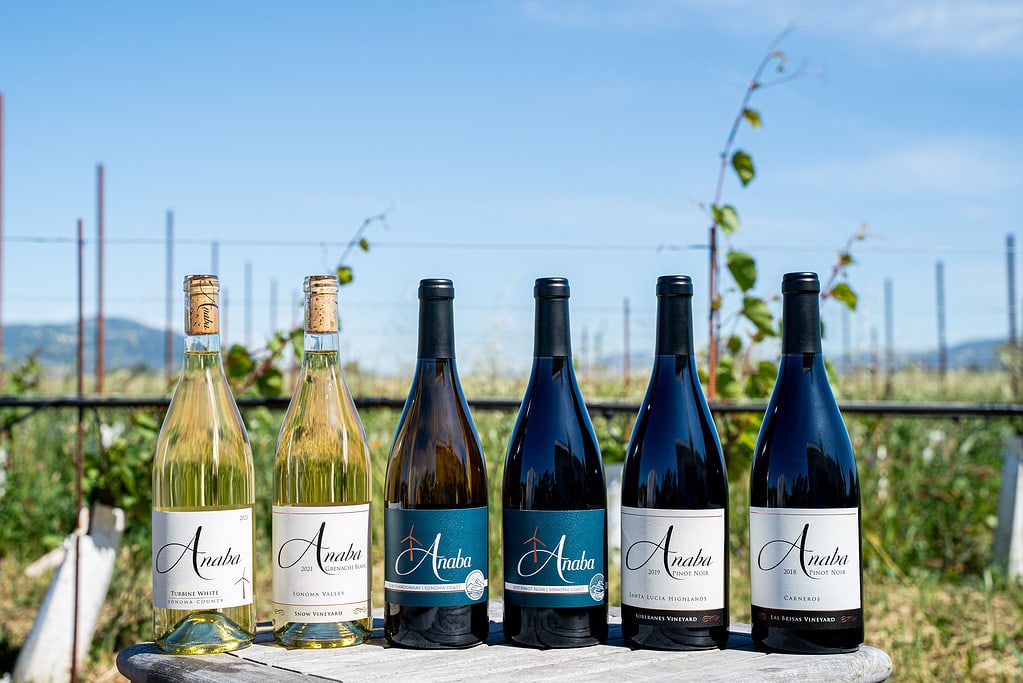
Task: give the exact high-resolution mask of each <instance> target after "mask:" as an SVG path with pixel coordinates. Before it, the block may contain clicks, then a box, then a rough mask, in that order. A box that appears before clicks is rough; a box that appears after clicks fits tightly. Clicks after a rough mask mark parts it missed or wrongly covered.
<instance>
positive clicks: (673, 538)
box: [621, 275, 728, 650]
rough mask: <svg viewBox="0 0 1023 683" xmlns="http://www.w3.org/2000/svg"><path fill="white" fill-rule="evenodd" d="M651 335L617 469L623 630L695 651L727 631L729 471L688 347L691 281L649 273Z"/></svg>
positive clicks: (662, 645)
mask: <svg viewBox="0 0 1023 683" xmlns="http://www.w3.org/2000/svg"><path fill="white" fill-rule="evenodd" d="M656 291H657V341H656V347H655V356H654V367H653V371H652V373H651V375H650V384H649V386H648V388H647V391H646V396H645V398H644V399H643V403H642V405H641V406H640V410H639V415H638V417H637V418H636V425H635V427H634V428H633V432H632V438H631V440H630V441H629V447H628V451H627V452H626V456H625V467H624V472H623V475H622V524H621V528H622V545H621V553H622V554H621V562H622V636H623V637H624V638H625V641H626V642H627V643H629V644H630V645H632V646H635V647H646V648H655V649H663V650H702V649H708V648H713V647H723V646H724V645H725V643H726V641H727V640H728V475H727V472H726V469H725V460H724V455H723V454H722V452H721V442H720V440H719V439H718V433H717V429H716V428H715V427H714V421H713V418H712V417H711V414H710V409H709V408H708V406H707V401H706V399H705V398H704V395H703V390H702V389H701V387H700V378H699V375H698V374H697V370H696V356H695V353H694V349H693V324H692V298H693V283H692V280H691V279H690V278H689V277H688V276H686V275H664V276H661V277H660V278H658V279H657V290H656Z"/></svg>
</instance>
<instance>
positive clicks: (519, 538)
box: [502, 277, 607, 648]
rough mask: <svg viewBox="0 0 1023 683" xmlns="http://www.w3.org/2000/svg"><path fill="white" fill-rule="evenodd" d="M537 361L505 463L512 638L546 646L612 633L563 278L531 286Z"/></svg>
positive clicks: (598, 482)
mask: <svg viewBox="0 0 1023 683" xmlns="http://www.w3.org/2000/svg"><path fill="white" fill-rule="evenodd" d="M533 296H534V298H535V299H536V323H535V333H534V335H535V336H534V346H533V367H532V371H531V373H530V377H529V385H528V387H527V388H526V393H525V397H524V398H523V399H522V406H521V408H520V409H519V415H518V419H517V420H516V423H515V428H514V430H513V432H512V437H511V442H510V444H509V446H508V457H507V460H506V462H505V469H504V491H503V494H502V495H503V499H504V515H503V518H504V635H505V638H506V639H507V640H508V641H510V642H511V643H514V644H517V645H526V646H531V647H538V648H562V647H580V646H585V645H595V644H597V643H602V642H604V641H605V640H606V639H607V587H606V577H607V504H606V499H607V492H606V490H605V485H604V467H603V464H602V463H601V459H600V450H599V448H598V446H597V438H596V435H595V434H594V433H593V425H592V424H591V423H590V417H589V415H588V414H587V412H586V405H585V404H584V403H583V399H582V395H581V394H580V392H579V385H578V383H577V382H576V378H575V370H574V369H573V367H572V351H571V340H570V336H569V324H568V298H569V286H568V280H566V279H565V278H560V277H556V278H539V279H538V280H537V281H536V284H535V286H534V288H533Z"/></svg>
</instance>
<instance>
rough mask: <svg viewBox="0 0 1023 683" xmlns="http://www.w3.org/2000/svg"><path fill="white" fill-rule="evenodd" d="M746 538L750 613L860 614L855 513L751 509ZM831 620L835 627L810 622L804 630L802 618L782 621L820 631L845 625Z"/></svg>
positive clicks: (857, 517)
mask: <svg viewBox="0 0 1023 683" xmlns="http://www.w3.org/2000/svg"><path fill="white" fill-rule="evenodd" d="M749 536H750V601H751V602H752V603H753V605H754V612H756V611H757V609H758V608H762V609H764V610H773V611H778V614H780V615H781V616H779V618H782V617H784V615H785V614H787V613H798V612H849V611H853V610H859V609H861V608H862V604H861V601H860V600H861V598H860V515H859V510H858V509H857V508H830V509H796V508H763V507H751V508H750V524H749ZM833 616H834V615H833ZM754 618H756V615H754ZM762 618H764V619H767V618H768V617H766V616H765V617H762ZM819 618H820V619H825V618H827V619H830V618H832V617H825V616H821V617H819ZM834 618H835V623H831V622H827V621H821V622H819V623H818V622H817V621H813V620H811V621H810V622H807V623H806V624H804V623H802V622H805V621H806V619H805V618H804V617H799V616H791V615H790V616H788V617H785V618H784V619H783V620H785V621H788V622H799V623H793V625H808V624H809V623H814V624H816V625H819V626H821V627H824V628H827V627H829V626H831V627H842V626H846V625H847V623H839V621H841V620H842V619H843V618H846V615H839V616H834ZM814 619H817V617H815V618H814Z"/></svg>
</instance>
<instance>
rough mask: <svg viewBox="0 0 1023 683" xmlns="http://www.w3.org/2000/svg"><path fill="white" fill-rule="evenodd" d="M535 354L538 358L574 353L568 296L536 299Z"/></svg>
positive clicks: (565, 355) (564, 355)
mask: <svg viewBox="0 0 1023 683" xmlns="http://www.w3.org/2000/svg"><path fill="white" fill-rule="evenodd" d="M533 355H534V356H535V357H537V358H555V357H568V356H571V355H572V341H571V336H570V330H569V326H568V298H567V297H551V298H538V299H537V300H536V325H535V328H534V331H533Z"/></svg>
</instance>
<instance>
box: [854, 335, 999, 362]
mask: <svg viewBox="0 0 1023 683" xmlns="http://www.w3.org/2000/svg"><path fill="white" fill-rule="evenodd" d="M1007 343H1008V341H1007V340H1005V339H982V340H976V341H968V342H962V343H960V344H955V345H953V346H949V347H948V367H949V369H950V370H996V369H998V368H1000V367H1001V364H1000V362H999V360H998V349H999V348H1000V347H1002V346H1005V345H1006V344H1007ZM877 353H878V358H877V362H878V363H880V364H881V365H882V366H883V365H884V363H885V357H884V353H885V352H884V349H883V348H882V349H878V351H877ZM850 360H851V361H852V363H855V365H856V366H858V367H863V366H867V365H870V364H871V362H872V359H871V357H870V354H869V353H861V354H857V355H855V356H853V357H852V358H851V359H849V358H845V357H843V358H839V359H836V360H835V365H836V366H837V367H838V369H839V370H845V369H846V368H847V367H849V365H850V363H849V361H850ZM893 363H894V365H895V368H896V369H898V368H904V367H918V368H925V369H937V367H938V350H937V349H928V350H926V351H916V352H903V351H896V352H895V353H894V358H893Z"/></svg>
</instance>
